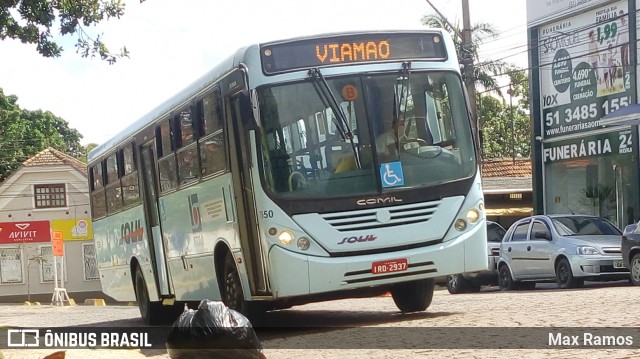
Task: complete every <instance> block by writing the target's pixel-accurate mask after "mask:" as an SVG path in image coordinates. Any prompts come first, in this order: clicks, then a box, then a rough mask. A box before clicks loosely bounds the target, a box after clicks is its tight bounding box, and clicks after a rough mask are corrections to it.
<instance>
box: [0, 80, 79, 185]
mask: <svg viewBox="0 0 640 359" xmlns="http://www.w3.org/2000/svg"><path fill="white" fill-rule="evenodd" d="M17 101H18V97H16V96H14V95H9V96H6V95H5V94H4V91H3V90H2V89H1V88H0V182H2V181H4V180H5V178H7V177H8V176H9V175H10V174H11V173H12V172H13V171H15V170H16V169H17V168H18V167H20V165H21V164H22V162H24V161H25V160H27V159H28V158H29V157H31V156H33V155H35V154H36V153H38V152H40V151H42V150H43V149H45V148H47V147H53V148H55V149H57V150H60V151H62V152H65V153H68V154H70V155H71V156H74V157H76V158H80V159H83V158H84V157H85V156H86V149H85V148H84V147H83V146H82V145H81V144H80V140H81V139H82V135H81V134H80V133H79V132H78V131H77V130H75V129H73V128H70V127H69V124H68V123H67V121H65V120H63V119H62V118H60V117H57V116H55V115H54V114H52V113H51V112H49V111H42V110H35V111H31V110H26V109H21V108H20V106H18V104H17Z"/></svg>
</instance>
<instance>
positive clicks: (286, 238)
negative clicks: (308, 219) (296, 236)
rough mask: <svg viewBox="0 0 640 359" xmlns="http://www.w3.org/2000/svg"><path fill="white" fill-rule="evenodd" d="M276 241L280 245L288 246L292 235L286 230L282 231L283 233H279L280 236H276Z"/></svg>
mask: <svg viewBox="0 0 640 359" xmlns="http://www.w3.org/2000/svg"><path fill="white" fill-rule="evenodd" d="M278 240H279V241H280V243H282V244H289V243H291V241H292V240H293V233H291V232H289V231H287V230H284V231H282V232H280V235H279V236H278Z"/></svg>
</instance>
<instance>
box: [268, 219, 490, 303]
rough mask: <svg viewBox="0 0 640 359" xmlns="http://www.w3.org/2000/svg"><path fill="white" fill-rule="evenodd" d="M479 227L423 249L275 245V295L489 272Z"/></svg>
mask: <svg viewBox="0 0 640 359" xmlns="http://www.w3.org/2000/svg"><path fill="white" fill-rule="evenodd" d="M478 231H484V226H475V228H474V229H472V230H470V231H469V232H465V233H464V234H462V235H460V236H459V237H457V238H455V239H453V240H450V241H447V242H443V243H437V244H434V245H429V246H425V247H421V248H415V249H409V250H403V251H394V252H389V253H377V254H365V255H353V256H345V257H317V256H307V255H303V254H300V253H296V252H292V251H288V250H286V249H284V248H281V247H278V246H273V247H271V250H270V252H269V262H270V269H271V271H270V272H271V275H270V283H271V288H272V293H273V295H274V297H275V298H285V297H290V296H297V295H307V294H319V293H327V292H332V291H340V290H349V289H357V288H363V287H372V286H384V285H389V284H393V283H398V282H405V281H411V280H418V279H425V278H434V277H440V276H445V275H449V274H457V273H463V272H475V271H481V270H487V269H488V268H487V266H488V263H487V244H486V240H485V238H484V237H483V236H482V235H479V233H478ZM404 263H406V265H405V264H404ZM374 268H375V269H374ZM374 272H376V273H374Z"/></svg>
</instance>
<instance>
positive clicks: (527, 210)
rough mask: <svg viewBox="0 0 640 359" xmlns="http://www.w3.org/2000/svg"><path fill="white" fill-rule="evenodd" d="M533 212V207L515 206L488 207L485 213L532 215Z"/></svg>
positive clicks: (493, 214)
mask: <svg viewBox="0 0 640 359" xmlns="http://www.w3.org/2000/svg"><path fill="white" fill-rule="evenodd" d="M532 213H533V208H531V207H514V208H487V209H486V210H485V214H486V215H487V216H530V215H531V214H532Z"/></svg>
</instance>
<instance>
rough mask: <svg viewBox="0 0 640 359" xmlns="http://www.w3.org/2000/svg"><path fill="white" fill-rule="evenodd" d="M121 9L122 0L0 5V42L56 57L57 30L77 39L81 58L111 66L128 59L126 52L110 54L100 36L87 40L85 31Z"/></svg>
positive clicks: (16, 0)
mask: <svg viewBox="0 0 640 359" xmlns="http://www.w3.org/2000/svg"><path fill="white" fill-rule="evenodd" d="M143 1H144V0H140V2H143ZM124 7H125V4H124V2H123V1H122V0H8V1H0V40H4V39H7V38H9V39H16V40H20V41H22V42H23V43H25V44H36V45H37V46H36V49H37V51H38V52H39V53H40V54H41V55H42V56H45V57H58V56H60V55H61V53H62V51H63V48H62V47H61V46H60V45H58V43H57V42H56V41H55V40H54V36H55V35H54V34H53V30H54V28H55V27H58V26H59V29H58V32H59V34H60V35H62V36H65V35H75V36H76V37H77V42H76V44H75V47H76V52H78V53H80V54H81V55H82V57H95V56H99V57H100V58H101V59H102V60H105V61H108V62H109V63H111V64H112V63H114V62H116V60H117V59H118V58H122V57H125V56H128V54H129V52H128V51H127V48H126V47H123V48H122V49H120V51H119V52H117V53H112V52H111V51H109V49H108V48H107V45H106V44H105V43H104V42H102V40H101V36H100V35H97V36H95V37H92V36H90V35H89V34H88V33H87V31H86V28H87V27H90V26H93V25H96V24H98V23H100V22H101V21H103V20H108V19H111V18H120V17H121V16H122V15H123V14H124Z"/></svg>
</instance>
